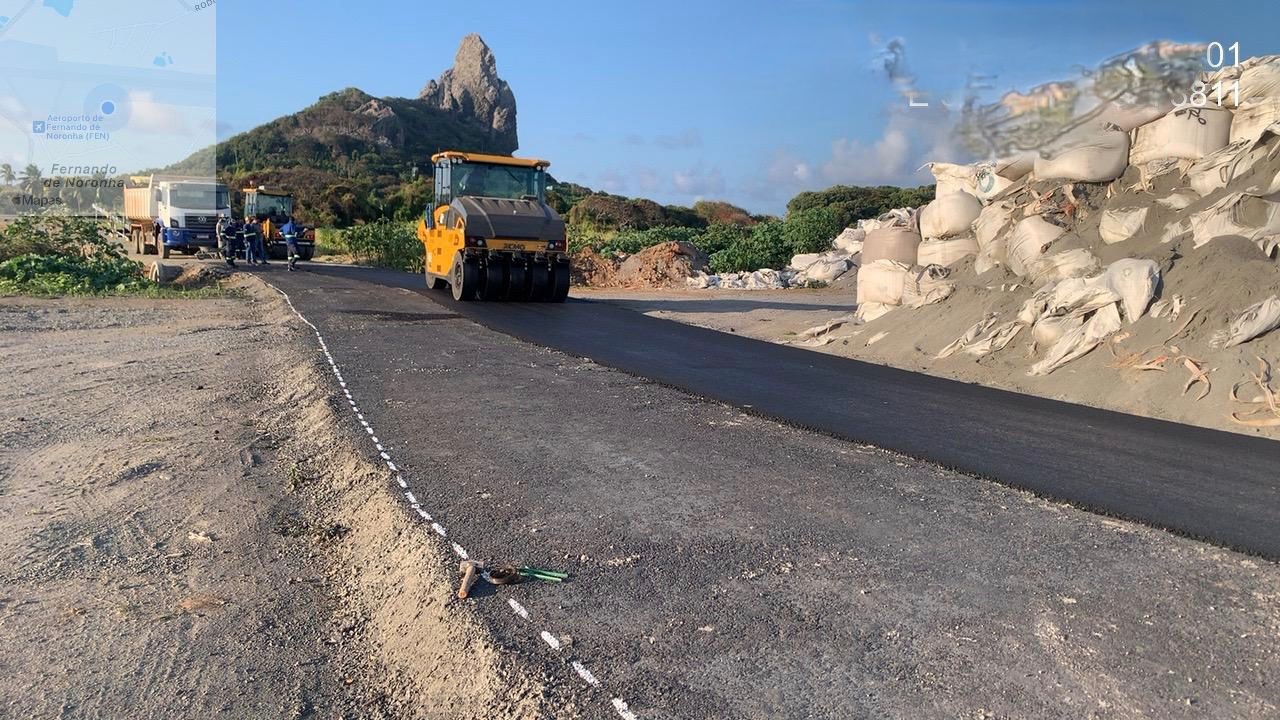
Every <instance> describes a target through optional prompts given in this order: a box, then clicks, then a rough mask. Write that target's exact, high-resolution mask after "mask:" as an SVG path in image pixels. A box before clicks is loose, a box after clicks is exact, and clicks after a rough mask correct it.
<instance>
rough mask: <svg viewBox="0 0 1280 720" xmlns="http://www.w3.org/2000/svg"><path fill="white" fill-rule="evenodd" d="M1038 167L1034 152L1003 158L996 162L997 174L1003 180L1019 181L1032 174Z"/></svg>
mask: <svg viewBox="0 0 1280 720" xmlns="http://www.w3.org/2000/svg"><path fill="white" fill-rule="evenodd" d="M1035 166H1036V154H1035V153H1033V152H1024V153H1019V154H1017V155H1010V156H1009V157H1007V158H1001V159H999V160H997V161H996V164H995V171H996V174H997V175H999V176H1000V177H1002V178H1008V179H1009V180H1013V181H1017V180H1021V179H1022V178H1024V177H1026V176H1027V175H1030V174H1031V171H1032V170H1033V169H1035Z"/></svg>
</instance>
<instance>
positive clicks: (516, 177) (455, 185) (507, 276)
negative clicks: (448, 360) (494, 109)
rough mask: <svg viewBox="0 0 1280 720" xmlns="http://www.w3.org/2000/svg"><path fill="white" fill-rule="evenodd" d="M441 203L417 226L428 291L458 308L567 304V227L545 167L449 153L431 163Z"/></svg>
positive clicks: (542, 163)
mask: <svg viewBox="0 0 1280 720" xmlns="http://www.w3.org/2000/svg"><path fill="white" fill-rule="evenodd" d="M431 161H432V163H433V164H434V166H435V176H434V177H435V183H434V187H435V197H434V199H433V201H432V203H431V205H430V206H429V207H428V208H427V209H426V212H424V213H423V217H422V220H421V221H420V222H419V223H418V239H419V240H421V241H422V246H423V249H424V251H425V263H424V265H425V273H426V278H427V286H428V287H430V288H432V289H436V290H442V289H444V287H445V286H446V285H447V286H449V287H450V288H451V289H452V291H453V297H454V298H455V299H457V300H474V299H476V298H481V299H484V300H534V301H549V302H564V300H565V298H566V297H568V296H569V257H568V252H567V250H568V248H567V240H566V237H565V225H564V220H562V219H560V216H559V215H558V214H556V211H555V210H552V209H551V207H550V206H549V205H547V197H546V192H547V166H548V165H549V164H550V163H548V162H547V161H545V160H533V159H526V158H514V157H505V156H501V155H482V154H479V153H468V152H458V151H449V152H442V153H438V154H436V155H434V156H432V158H431Z"/></svg>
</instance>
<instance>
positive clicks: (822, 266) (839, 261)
mask: <svg viewBox="0 0 1280 720" xmlns="http://www.w3.org/2000/svg"><path fill="white" fill-rule="evenodd" d="M851 267H853V263H851V262H850V261H849V260H848V259H847V258H841V257H824V258H822V259H820V260H818V261H817V262H815V263H813V264H811V265H809V267H807V268H805V271H804V272H803V273H801V274H800V275H798V276H797V279H798V280H800V281H801V282H803V281H805V280H816V281H818V282H825V283H829V282H834V281H835V280H836V278H838V277H840V276H841V275H844V274H845V273H847V272H849V268H851Z"/></svg>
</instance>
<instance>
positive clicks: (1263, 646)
mask: <svg viewBox="0 0 1280 720" xmlns="http://www.w3.org/2000/svg"><path fill="white" fill-rule="evenodd" d="M255 272H262V270H255ZM266 272H267V275H268V278H269V279H270V280H271V281H272V282H274V283H276V284H277V285H278V286H279V287H280V288H282V289H284V290H285V291H286V292H288V293H289V296H290V297H291V298H292V301H293V303H294V304H295V305H296V307H297V308H298V309H299V310H301V312H302V313H303V314H305V315H306V317H307V318H308V319H309V320H310V321H311V322H313V323H315V324H316V326H317V327H318V328H319V329H320V331H321V332H322V333H323V334H324V337H325V340H326V342H327V345H328V347H329V349H330V351H331V352H332V354H333V356H334V357H335V359H336V361H337V363H338V364H339V365H340V367H341V370H342V373H343V377H344V380H345V382H346V384H347V387H348V388H349V390H350V392H351V393H352V395H353V397H354V398H355V399H356V400H357V401H358V402H359V407H360V411H361V412H362V413H363V414H364V416H365V418H367V421H368V422H369V423H370V425H371V426H372V429H374V430H375V431H376V435H377V438H378V439H377V442H379V443H381V444H382V445H383V446H384V447H385V448H386V450H387V452H388V453H389V454H390V456H392V457H393V458H394V460H395V464H396V465H397V467H398V469H399V470H398V472H401V473H403V476H404V477H405V478H406V479H407V480H408V482H409V486H410V488H411V489H412V491H413V493H414V495H415V501H416V502H419V503H421V506H422V507H423V508H424V509H425V510H426V511H427V512H429V513H430V514H431V515H432V517H433V518H434V521H436V522H438V523H439V524H440V525H441V526H442V527H443V528H447V531H448V540H449V541H450V542H457V543H459V544H460V545H461V546H462V547H464V548H465V549H466V551H467V552H468V553H470V556H471V557H474V558H479V559H482V560H485V561H488V562H491V563H499V562H516V563H528V564H531V565H536V566H539V567H551V568H556V569H559V570H563V571H567V572H568V573H570V576H571V577H570V579H569V581H568V582H566V583H563V584H558V585H549V584H543V583H522V584H520V585H515V586H504V587H501V588H493V587H488V586H482V587H481V589H480V590H479V591H477V592H476V593H475V595H474V597H472V598H471V599H468V600H465V601H464V600H456V599H454V600H450V601H449V602H450V603H466V604H467V605H468V606H469V607H471V608H473V609H474V611H475V612H476V613H478V614H479V616H480V617H481V618H482V619H483V620H484V622H485V624H486V625H487V627H488V628H489V629H490V630H491V631H492V632H493V635H494V638H495V641H496V642H497V643H498V645H499V647H501V648H502V652H503V653H504V654H508V655H509V656H510V657H511V658H512V659H518V660H519V661H520V662H519V663H516V664H515V665H514V666H515V667H523V668H527V669H528V670H530V671H532V672H535V673H537V675H538V676H539V677H542V678H550V682H551V683H553V684H552V685H550V686H548V687H547V693H549V694H548V697H553V698H555V699H556V702H557V703H558V704H559V705H560V706H561V707H563V712H562V713H558V715H559V714H563V715H564V716H565V717H586V718H596V717H601V718H603V717H614V718H617V717H618V716H619V714H618V713H616V712H615V710H614V707H613V705H612V699H613V698H621V699H623V700H625V702H626V703H628V705H629V706H630V707H631V708H632V709H633V710H634V711H635V712H636V715H637V717H639V718H642V719H643V720H658V719H660V718H704V717H706V718H711V717H714V718H757V717H786V718H881V717H911V718H939V719H941V718H956V717H1018V718H1059V717H1098V718H1121V717H1168V718H1197V717H1246V716H1258V717H1265V716H1268V715H1269V714H1270V715H1274V711H1275V709H1276V698H1275V691H1274V683H1273V682H1272V681H1273V679H1274V677H1275V675H1276V672H1277V668H1280V647H1278V646H1276V645H1275V644H1274V643H1269V642H1266V641H1265V640H1263V638H1266V637H1270V636H1271V635H1272V634H1273V631H1274V624H1275V618H1276V617H1277V613H1278V612H1280V569H1277V568H1276V567H1275V566H1274V565H1272V564H1271V563H1267V562H1265V561H1259V560H1255V559H1250V558H1247V557H1244V556H1241V555H1238V554H1236V553H1232V552H1229V551H1225V550H1220V549H1217V548H1214V547H1212V546H1210V545H1206V544H1204V543H1200V542H1196V541H1193V540H1189V539H1186V538H1181V537H1177V536H1175V535H1172V534H1170V533H1167V532H1163V531H1160V530H1153V529H1151V528H1146V527H1142V526H1141V525H1136V524H1133V523H1127V522H1118V521H1115V520H1111V519H1108V518H1104V517H1101V516H1099V515H1096V514H1093V513H1088V512H1083V511H1080V510H1077V509H1074V508H1071V507H1068V506H1065V505H1062V504H1059V503H1051V502H1047V501H1044V500H1041V499H1037V498H1036V497H1034V496H1033V495H1030V494H1028V493H1024V492H1019V491H1016V490H1012V489H1009V488H1006V487H1003V486H1001V485H999V484H996V483H991V482H985V481H981V480H975V479H974V478H973V477H972V476H970V475H965V474H961V473H957V472H952V471H949V470H946V469H943V468H941V467H939V466H938V465H936V464H933V463H929V462H925V461H922V460H913V459H911V458H908V457H905V456H903V455H899V454H895V453H892V452H889V451H885V450H880V449H877V448H875V447H873V446H869V445H865V444H858V443H850V442H846V441H845V440H841V439H839V438H836V437H832V436H831V434H834V433H839V434H845V435H848V436H851V437H856V438H859V439H862V440H874V441H883V444H885V445H888V446H896V447H903V448H910V449H912V450H918V452H919V454H920V455H926V456H931V457H944V456H943V455H941V453H943V452H945V453H947V454H948V455H947V456H946V457H951V456H954V458H955V460H954V462H955V464H959V463H960V461H962V460H964V459H965V458H973V459H975V461H980V460H982V459H983V451H990V452H993V453H995V454H997V455H999V456H1001V457H1002V458H1004V460H1003V462H1004V463H1006V464H1009V465H1014V466H1015V469H1016V470H1017V471H1018V472H1024V471H1025V468H1023V467H1022V466H1021V465H1018V464H1017V461H1019V459H1023V460H1024V461H1025V462H1026V463H1027V464H1029V465H1030V466H1031V467H1033V468H1036V469H1037V473H1039V474H1041V475H1050V474H1051V473H1054V472H1055V470H1054V468H1056V467H1057V466H1058V465H1059V464H1068V465H1069V464H1072V463H1075V464H1077V465H1078V464H1082V463H1086V462H1088V463H1090V464H1091V465H1092V466H1093V467H1097V468H1104V469H1105V474H1106V475H1107V477H1112V476H1111V475H1110V473H1112V472H1114V468H1112V467H1110V466H1108V465H1106V463H1105V462H1103V461H1105V460H1107V459H1108V458H1107V457H1105V456H1104V453H1106V452H1110V451H1109V450H1108V449H1107V448H1110V447H1124V446H1125V444H1126V443H1134V442H1137V443H1138V446H1139V447H1142V448H1143V450H1142V451H1141V452H1137V451H1130V452H1129V453H1128V454H1127V455H1124V456H1122V459H1123V462H1122V463H1121V466H1122V467H1126V468H1127V467H1138V466H1141V467H1142V477H1144V478H1147V479H1149V480H1151V481H1152V482H1154V481H1155V480H1158V479H1164V481H1165V482H1168V478H1169V477H1171V476H1170V475H1169V474H1167V473H1168V472H1169V471H1168V468H1169V467H1170V466H1177V465H1179V464H1184V465H1185V464H1186V460H1185V457H1184V456H1185V455H1186V454H1187V453H1186V452H1185V451H1183V452H1182V453H1180V456H1183V458H1184V459H1183V460H1179V458H1178V457H1174V458H1165V457H1156V454H1157V453H1158V451H1157V450H1153V449H1151V448H1150V447H1145V446H1144V445H1143V443H1150V442H1151V440H1150V438H1149V437H1145V438H1144V436H1143V435H1142V434H1141V433H1139V434H1138V440H1137V441H1135V440H1134V436H1135V433H1134V432H1133V431H1132V430H1123V425H1121V426H1120V427H1121V428H1122V431H1123V432H1124V434H1123V435H1122V436H1121V437H1115V438H1108V437H1107V436H1106V434H1105V433H1106V427H1103V426H1101V425H1100V422H1101V421H1098V420H1097V418H1098V417H1105V416H1104V415H1095V414H1094V413H1089V412H1085V413H1079V411H1078V410H1075V409H1070V408H1068V409H1067V414H1066V415H1065V417H1064V416H1059V415H1055V414H1054V413H1055V411H1056V410H1058V409H1059V408H1058V406H1057V405H1055V404H1052V403H1042V402H1039V401H1034V400H1031V399H1025V400H1020V399H1019V398H1017V397H1016V396H1012V397H1011V396H1007V395H1005V394H1001V393H990V392H988V391H982V390H980V389H977V388H966V387H965V386H963V385H955V384H954V383H946V382H944V381H937V380H933V379H931V378H927V377H923V376H915V375H910V374H907V373H895V372H892V371H887V370H885V369H884V368H876V367H874V366H865V365H860V364H858V363H851V362H848V361H842V360H838V359H836V358H828V357H826V356H823V355H819V354H817V353H810V352H805V351H797V350H788V349H786V348H776V347H773V346H770V345H767V344H763V343H757V342H752V341H746V340H741V339H738V338H735V337H732V336H728V335H721V334H717V333H714V332H709V331H702V330H698V329H696V328H688V327H685V326H681V325H676V324H674V323H669V322H664V321H660V320H653V319H649V318H647V317H644V316H642V315H640V314H637V313H634V312H631V311H627V310H622V309H618V308H615V307H612V306H609V305H602V304H589V303H569V304H568V305H560V306H550V305H525V306H515V305H481V304H473V305H456V304H454V303H452V302H450V301H448V300H446V299H445V298H444V297H442V296H441V295H438V294H432V295H430V296H428V297H424V292H423V291H421V285H420V284H419V279H418V278H416V277H413V276H408V275H404V274H400V273H385V272H379V271H372V270H362V269H357V268H316V269H314V270H310V271H308V272H304V273H292V274H290V273H284V272H281V271H280V269H279V268H277V267H276V266H272V267H271V268H269V269H267V271H266ZM472 319H475V320H477V321H479V322H481V323H485V324H488V325H490V326H492V327H494V328H499V329H509V330H511V331H512V332H514V333H516V334H519V335H521V336H523V337H527V338H529V339H531V340H534V341H535V342H522V341H520V340H517V339H515V338H513V337H511V336H509V335H507V334H504V333H502V332H495V331H491V330H488V329H486V328H483V327H479V326H477V324H476V323H475V322H472ZM299 339H300V340H301V342H302V348H303V350H304V352H310V353H312V354H318V352H319V348H318V347H316V345H315V344H314V338H313V337H312V336H311V334H310V332H309V330H308V329H307V328H305V327H302V326H299ZM548 345H562V346H563V347H564V348H565V349H567V350H569V351H570V353H573V354H566V353H564V352H560V351H558V350H555V349H551V348H550V347H547V346H548ZM575 355H580V356H590V357H591V358H594V360H595V361H594V362H592V361H589V360H586V359H584V358H582V357H575ZM321 362H322V361H321ZM608 365H616V366H617V367H619V368H623V369H627V370H630V371H632V372H635V373H636V374H631V373H629V372H621V371H619V370H615V369H612V368H610V367H608ZM642 375H645V376H650V377H653V378H656V379H657V380H659V381H661V382H654V381H651V380H648V379H645V377H641V376H642ZM666 385H679V386H683V387H688V388H692V389H693V390H694V391H695V392H696V393H697V394H699V395H707V396H711V395H717V396H719V397H720V398H722V399H726V400H730V401H733V402H736V403H740V404H741V405H742V406H747V405H751V406H752V407H751V408H749V411H743V410H740V409H738V408H735V407H733V406H731V405H725V404H722V403H720V402H715V401H713V400H709V399H706V398H703V397H698V396H697V395H694V394H691V393H688V392H684V391H682V390H679V389H675V388H672V387H667V386H666ZM335 387H336V386H335ZM339 397H340V396H339ZM335 402H338V398H335ZM886 403H887V404H886ZM1024 403H1025V404H1024ZM339 405H340V406H345V403H339ZM1042 407H1043V408H1048V409H1049V410H1048V411H1047V412H1036V409H1037V408H1042ZM344 412H345V410H344ZM752 412H754V413H761V414H768V415H773V416H779V417H790V418H792V419H794V420H796V421H798V422H800V423H803V424H805V425H809V426H813V427H821V428H825V429H827V431H828V433H829V434H823V433H815V432H810V431H807V430H803V429H798V428H795V427H791V426H789V425H787V424H783V423H779V422H775V421H773V420H770V419H766V418H762V417H759V416H757V415H754V414H751V413H752ZM1077 413H1079V414H1077ZM347 417H348V418H349V422H347V423H345V426H346V427H345V429H344V428H343V427H340V428H339V431H340V432H345V433H349V436H350V437H351V438H352V440H353V442H356V443H358V445H357V447H363V448H364V449H365V452H367V453H368V460H369V461H370V462H374V463H380V462H381V459H380V458H379V456H378V454H377V451H376V450H375V447H374V446H373V444H372V442H371V438H369V437H368V436H367V435H366V433H365V432H363V431H362V428H361V427H360V426H359V425H358V424H356V420H355V418H354V416H351V415H349V414H348V415H347ZM1080 418H1083V420H1081V419H1080ZM1081 422H1084V423H1092V424H1093V427H1092V428H1084V427H1077V426H1076V425H1077V423H1081ZM971 425H972V427H970V426H971ZM1113 427H1114V425H1113ZM1144 427H1145V426H1144ZM1173 431H1174V432H1179V429H1178V428H1176V427H1173ZM1055 432H1056V433H1058V434H1063V433H1065V434H1066V435H1067V436H1066V437H1053V433H1055ZM1095 432H1096V433H1097V434H1096V435H1095V434H1094V433H1095ZM1046 434H1047V436H1048V439H1045V437H1046ZM1148 435H1150V433H1148ZM1208 435H1209V436H1210V437H1213V436H1215V434H1212V433H1210V434H1208ZM1198 436H1199V435H1198V433H1197V432H1191V433H1188V434H1187V435H1186V437H1198ZM1082 439H1083V440H1089V441H1090V442H1091V443H1092V444H1091V445H1090V446H1089V447H1088V448H1086V449H1083V450H1080V449H1077V450H1074V451H1071V452H1070V453H1069V452H1068V451H1067V450H1065V449H1064V448H1070V447H1071V445H1070V444H1071V443H1072V442H1075V441H1082ZM1226 439H1227V440H1228V441H1230V442H1232V443H1233V444H1240V445H1247V444H1249V443H1241V442H1240V440H1239V439H1236V438H1231V437H1227V438H1226ZM968 443H975V444H979V445H980V447H970V446H969V445H968ZM1072 453H1074V454H1072ZM1145 458H1150V461H1149V462H1148V461H1147V460H1146V459H1145ZM1113 460H1114V458H1113ZM977 469H980V470H981V469H984V468H977ZM996 469H999V468H996ZM988 471H990V470H988ZM1064 472H1065V471H1064ZM1072 472H1075V473H1076V477H1081V476H1082V474H1081V473H1079V468H1073V469H1072ZM1100 472H1104V471H1103V470H1100ZM1107 486H1108V487H1110V488H1112V490H1113V491H1114V490H1115V489H1116V488H1122V487H1124V485H1123V484H1122V483H1120V482H1119V478H1117V479H1114V480H1112V481H1110V482H1109V483H1108V485H1107ZM1139 487H1140V488H1141V487H1142V486H1141V485H1139ZM1147 487H1150V486H1149V485H1148V486H1147ZM370 490H371V491H378V489H377V488H370ZM385 491H389V492H394V493H396V494H400V490H399V488H398V486H397V484H396V483H395V481H394V478H393V477H391V476H390V474H389V476H388V477H387V478H386V485H385ZM1175 491H1181V488H1179V487H1175ZM1212 495H1213V493H1212V492H1206V491H1204V490H1203V489H1202V488H1200V487H1199V486H1193V487H1192V488H1191V492H1188V493H1186V494H1184V495H1182V496H1181V497H1182V501H1183V502H1187V503H1188V504H1194V503H1195V502H1199V501H1200V500H1199V499H1200V498H1202V497H1209V498H1210V499H1212ZM1121 499H1123V498H1121ZM1238 505H1239V512H1240V513H1241V514H1242V515H1247V514H1248V513H1251V512H1256V511H1258V510H1259V509H1258V508H1254V507H1249V506H1248V504H1247V503H1239V504H1238ZM1162 507H1164V506H1162ZM404 512H405V513H406V514H407V515H408V516H409V517H410V518H412V519H414V520H416V521H417V522H418V523H420V525H421V528H420V531H421V532H423V533H425V534H427V535H429V536H431V537H433V538H434V537H435V535H436V534H435V532H433V529H432V528H430V527H428V526H427V524H426V522H425V521H422V520H420V519H418V518H417V516H416V515H415V514H413V512H412V511H411V510H410V509H409V507H408V504H407V502H406V504H405V508H404ZM1183 515H1187V514H1185V513H1184V514H1183ZM1180 517H1181V515H1180ZM508 600H516V601H518V602H519V603H520V604H521V605H522V606H523V607H524V608H526V609H527V611H528V613H529V618H528V619H527V620H526V619H523V618H521V617H519V616H517V615H516V614H515V613H514V612H513V611H512V608H511V607H509V606H508V604H507V601H508ZM542 631H546V632H548V633H550V634H552V635H553V636H554V637H556V638H558V641H559V643H560V647H559V649H553V648H551V647H549V645H548V644H547V643H546V642H544V640H543V639H542V638H541V637H540V632H542ZM423 651H424V652H432V649H431V648H423ZM573 662H578V663H582V665H583V666H584V667H586V668H588V669H589V670H590V671H591V672H592V673H593V674H594V676H595V677H596V678H598V680H599V683H600V685H599V687H591V686H588V685H587V684H586V683H585V682H583V680H582V679H581V678H580V677H579V676H578V675H577V674H576V673H575V670H574V668H572V667H571V663H573ZM556 678H560V681H559V682H557V681H556ZM441 710H442V709H440V708H424V709H423V712H424V713H427V714H431V713H432V712H437V713H438V712H440V711H441ZM446 714H447V712H446Z"/></svg>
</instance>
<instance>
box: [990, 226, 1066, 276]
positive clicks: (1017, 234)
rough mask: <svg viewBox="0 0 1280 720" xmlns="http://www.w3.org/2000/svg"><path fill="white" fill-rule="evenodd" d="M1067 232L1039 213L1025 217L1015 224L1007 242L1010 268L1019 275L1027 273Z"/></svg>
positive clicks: (1006, 249)
mask: <svg viewBox="0 0 1280 720" xmlns="http://www.w3.org/2000/svg"><path fill="white" fill-rule="evenodd" d="M1065 232H1066V230H1063V229H1062V228H1060V227H1058V226H1057V225H1054V224H1053V223H1051V222H1048V221H1046V220H1045V219H1044V218H1042V217H1040V216H1039V215H1032V216H1031V217H1028V218H1023V219H1022V220H1021V221H1020V222H1018V224H1017V225H1014V227H1013V234H1012V235H1011V236H1010V237H1009V239H1008V241H1007V243H1006V244H1005V254H1006V256H1007V257H1008V262H1009V269H1010V270H1012V271H1013V272H1014V273H1015V274H1017V275H1026V274H1027V273H1028V272H1029V271H1030V267H1031V264H1032V263H1033V262H1035V260H1036V259H1037V258H1039V257H1040V256H1041V255H1044V253H1045V251H1046V250H1048V249H1049V246H1050V245H1052V244H1053V243H1054V242H1055V241H1056V240H1057V239H1058V238H1060V237H1062V234H1063V233H1065Z"/></svg>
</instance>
